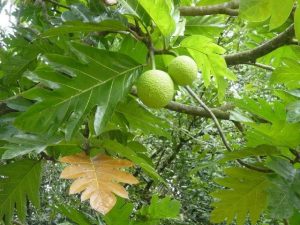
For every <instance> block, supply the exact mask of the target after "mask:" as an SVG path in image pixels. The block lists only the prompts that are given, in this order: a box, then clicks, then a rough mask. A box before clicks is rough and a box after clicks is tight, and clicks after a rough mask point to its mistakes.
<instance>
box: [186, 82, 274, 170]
mask: <svg viewBox="0 0 300 225" xmlns="http://www.w3.org/2000/svg"><path fill="white" fill-rule="evenodd" d="M185 89H186V90H187V92H188V93H189V94H190V95H191V96H192V97H193V98H194V99H195V100H196V101H197V102H198V103H199V104H200V105H201V107H203V108H204V109H205V110H206V111H207V112H208V113H209V114H210V116H211V118H212V119H213V121H214V123H215V125H216V127H217V130H218V132H219V135H220V137H221V139H222V142H223V144H224V146H225V147H226V149H227V150H228V151H229V152H232V151H233V150H232V149H231V147H230V146H229V144H228V142H227V140H226V137H225V135H224V133H223V131H222V128H221V125H220V123H219V121H218V119H217V117H216V116H215V115H214V113H213V112H212V111H211V110H210V108H209V107H207V105H206V104H205V103H204V102H203V101H202V100H201V99H200V98H199V97H198V96H197V95H196V93H195V92H194V91H193V90H192V89H191V88H190V87H188V86H186V87H185ZM237 161H238V163H239V164H241V165H243V166H245V167H247V168H249V169H252V170H256V171H259V172H263V173H270V172H273V171H272V170H269V169H264V168H258V167H256V166H253V165H249V164H247V163H245V162H243V161H242V160H240V159H238V160H237Z"/></svg>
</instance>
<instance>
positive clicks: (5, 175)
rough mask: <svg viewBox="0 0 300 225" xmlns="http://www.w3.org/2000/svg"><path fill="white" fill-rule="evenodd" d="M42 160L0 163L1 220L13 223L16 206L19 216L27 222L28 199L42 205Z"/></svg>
mask: <svg viewBox="0 0 300 225" xmlns="http://www.w3.org/2000/svg"><path fill="white" fill-rule="evenodd" d="M40 183H41V162H39V161H35V160H29V159H25V160H21V161H17V162H15V163H10V164H6V165H0V222H1V220H2V219H4V222H5V224H12V219H13V214H14V210H15V207H16V211H17V215H18V218H19V219H20V220H21V221H23V222H25V218H26V210H27V200H29V201H31V202H32V204H33V205H34V206H35V207H39V205H40V200H39V198H40V194H39V189H40Z"/></svg>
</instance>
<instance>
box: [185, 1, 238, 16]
mask: <svg viewBox="0 0 300 225" xmlns="http://www.w3.org/2000/svg"><path fill="white" fill-rule="evenodd" d="M238 7H239V3H238V1H231V2H227V3H223V4H216V5H211V6H199V7H195V6H182V7H180V8H179V11H180V15H181V16H204V15H215V14H225V15H229V16H237V15H238V14H239V10H238V9H237V8H238Z"/></svg>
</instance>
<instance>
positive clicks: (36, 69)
mask: <svg viewBox="0 0 300 225" xmlns="http://www.w3.org/2000/svg"><path fill="white" fill-rule="evenodd" d="M224 2H229V1H226V0H214V1H205V0H203V1H175V0H174V1H172V0H167V1H166V0H155V3H154V4H153V2H151V1H149V0H119V1H118V4H116V5H114V6H111V7H108V6H107V5H105V3H104V1H103V2H102V1H99V0H89V1H83V0H62V1H58V2H55V1H54V2H53V1H45V2H40V1H28V2H27V1H26V2H25V3H24V2H22V1H16V3H15V4H16V5H15V7H16V11H15V13H14V16H15V17H16V18H17V20H18V23H17V24H16V25H15V27H14V29H15V30H14V33H13V34H9V35H7V36H6V37H4V38H3V40H1V42H2V43H1V45H3V46H4V47H3V49H1V51H0V59H1V68H0V70H1V74H0V91H1V92H0V100H1V102H0V104H1V107H6V109H5V110H6V111H5V112H4V111H3V113H2V109H1V116H0V123H1V126H0V157H1V159H2V160H1V163H0V220H3V222H4V223H5V224H11V223H12V221H13V219H14V215H13V213H14V210H15V208H16V211H17V216H18V219H19V220H21V221H25V220H26V211H27V210H28V209H27V207H28V204H27V200H29V201H30V202H31V203H32V205H33V206H35V207H39V204H40V203H39V189H40V185H41V173H42V165H43V163H42V161H44V160H49V161H51V162H52V161H54V162H58V161H59V158H60V157H63V156H64V157H63V158H62V161H63V162H68V163H71V164H74V165H72V166H69V167H67V168H66V169H65V170H64V171H63V173H62V177H65V178H69V179H75V178H77V180H76V181H75V182H74V183H73V185H72V186H71V188H70V192H71V193H79V192H81V191H83V190H85V191H84V192H83V194H82V196H83V197H82V198H83V200H85V199H90V202H91V206H92V208H94V209H96V210H97V211H99V212H101V213H102V214H106V215H101V216H100V217H101V218H100V219H99V220H98V219H95V218H91V217H90V216H87V215H86V214H85V213H82V212H80V210H78V209H77V208H74V207H71V206H68V205H66V204H63V203H62V202H58V203H56V204H55V205H54V206H53V209H54V210H55V211H57V212H59V213H60V214H61V215H64V216H65V217H67V218H69V220H70V221H73V222H75V223H78V224H102V223H104V222H105V223H106V224H107V225H116V224H118V225H122V224H124V225H125V224H131V225H139V224H149V225H150V224H151V225H155V224H157V225H158V224H168V223H172V222H170V219H173V222H174V223H176V224H185V221H189V220H188V219H187V218H186V217H188V215H184V214H185V211H189V209H188V210H186V209H187V208H188V206H187V205H188V204H189V202H188V201H187V199H185V201H184V200H183V201H182V202H184V203H185V204H184V205H183V207H182V209H181V210H182V211H181V213H182V215H183V216H182V218H179V217H178V215H179V213H180V205H181V204H180V203H179V201H177V200H171V197H162V198H161V199H160V198H159V197H158V196H166V195H169V194H170V193H172V194H174V195H175V196H176V197H177V198H178V199H181V200H182V198H183V197H182V193H183V191H182V192H180V191H178V190H177V188H181V187H180V185H178V184H176V181H178V183H180V182H182V181H180V179H179V178H178V177H179V176H184V177H185V178H186V179H189V178H190V177H192V178H195V176H196V175H195V174H196V173H198V172H199V170H201V169H203V168H211V171H212V173H214V175H217V176H218V178H217V179H215V183H216V184H217V185H219V186H218V187H219V188H218V189H217V190H214V191H213V192H212V193H211V196H212V197H213V198H214V202H213V203H212V204H211V207H212V212H211V214H210V220H211V222H214V223H222V222H224V221H225V222H226V223H227V224H231V223H232V222H235V223H236V224H238V225H242V224H245V222H246V221H247V220H248V219H249V221H250V223H252V224H255V223H256V222H257V221H259V220H260V218H261V215H264V217H266V218H271V219H275V220H281V221H284V222H285V223H290V224H291V225H298V224H299V217H300V216H299V215H300V213H299V212H300V197H299V196H300V192H299V190H300V183H299V180H300V172H299V163H300V110H299V108H300V94H299V90H300V66H299V65H300V47H299V46H297V45H287V46H284V47H280V48H278V49H276V50H275V51H272V52H271V53H269V54H268V55H266V56H263V57H262V58H260V59H258V60H257V61H258V62H259V63H265V64H269V67H270V66H272V68H271V70H272V72H269V73H268V76H266V77H264V80H260V78H259V77H258V76H255V72H256V71H255V70H254V69H249V67H242V66H237V67H236V68H233V70H231V69H229V68H228V67H227V64H226V57H224V55H225V53H226V51H229V52H230V51H235V50H236V49H235V48H234V45H231V43H232V41H231V37H232V36H233V37H234V38H237V36H234V34H230V33H229V31H230V29H232V27H235V29H240V28H237V27H241V26H240V25H241V24H242V25H244V26H245V27H246V28H245V31H243V32H244V33H243V35H244V36H243V35H242V37H243V38H245V39H246V40H247V41H248V40H251V41H252V42H255V45H257V44H258V43H257V41H256V40H259V41H260V38H259V37H258V36H259V35H260V34H257V30H258V31H259V28H257V30H256V31H255V32H254V33H255V34H247V31H248V30H251V29H253V28H251V27H253V26H254V25H256V26H257V25H259V26H260V27H262V30H263V29H264V28H265V27H267V28H268V29H267V33H268V34H267V35H266V36H267V37H269V35H270V36H271V37H273V36H275V35H276V34H277V32H278V31H282V30H284V29H285V28H286V27H290V26H294V27H295V33H296V38H298V40H299V39H300V24H299V23H300V7H299V6H297V4H298V5H299V1H294V0H288V1H286V4H284V5H283V4H280V2H279V1H273V0H251V1H249V0H240V1H239V4H240V8H239V13H240V16H239V18H238V19H237V21H233V22H232V24H231V25H232V26H231V25H230V26H228V24H226V20H227V18H226V17H225V16H203V17H193V18H188V17H186V18H185V17H180V16H179V15H180V6H182V5H186V6H189V5H198V6H206V5H213V4H219V3H224ZM228 21H230V20H227V22H228ZM292 24H293V25H292ZM222 29H225V31H224V32H223V34H221V37H219V35H220V32H221V31H222ZM238 32H242V31H241V30H238ZM238 32H237V33H238ZM247 35H248V36H247ZM266 36H264V37H266ZM292 38H293V37H292ZM222 39H223V40H222ZM217 43H218V44H217ZM221 43H223V45H222V46H220V45H221ZM288 44H289V43H288ZM237 49H239V45H238V46H237ZM152 53H154V54H155V61H156V64H157V68H159V69H162V70H165V69H166V67H167V65H168V63H169V62H170V60H171V59H172V58H173V57H174V55H176V54H186V55H190V56H191V57H193V58H194V59H195V61H196V62H197V64H198V67H199V70H200V71H201V74H202V79H203V86H202V80H200V79H199V81H197V82H196V83H195V87H194V88H195V90H196V92H197V93H198V92H199V93H201V92H203V93H201V95H202V97H203V99H205V100H207V102H210V106H211V107H213V106H219V105H220V104H222V103H223V102H224V101H228V102H231V103H232V104H233V105H234V106H235V108H234V110H232V111H231V113H230V121H234V122H235V124H238V126H245V128H244V129H243V134H235V133H234V132H233V128H232V126H231V123H230V125H229V124H225V126H226V127H228V129H229V130H230V131H231V132H232V134H231V135H228V137H227V138H230V137H231V141H230V144H231V145H232V146H234V147H235V148H237V150H234V151H230V152H226V151H224V147H223V146H222V145H221V143H220V142H218V139H217V138H216V137H214V135H215V133H216V130H214V129H212V128H211V127H212V126H213V124H212V123H210V122H204V121H202V120H198V121H197V119H195V117H194V118H192V117H187V118H185V125H182V124H181V123H180V122H179V123H178V124H176V119H177V118H176V114H172V113H170V112H163V111H159V112H160V114H161V115H160V116H157V115H156V112H153V111H150V110H149V109H147V108H146V107H145V106H144V105H142V104H141V103H140V101H139V100H138V99H136V97H135V95H134V89H132V87H133V85H134V83H135V81H136V79H137V78H138V76H139V75H140V74H141V73H142V71H143V70H147V69H149V65H147V62H148V61H149V60H148V56H149V55H152ZM253 60H254V61H255V60H256V59H253ZM247 63H250V64H253V63H252V61H251V62H250V61H249V62H247ZM269 67H268V68H269ZM245 68H246V69H245ZM273 68H274V70H273ZM269 69H270V68H269ZM244 70H246V71H247V72H246V73H248V74H250V76H251V78H253V77H254V81H252V82H253V83H252V84H253V85H254V83H255V82H257V83H256V85H258V90H259V91H260V92H261V93H259V94H255V95H253V96H254V97H252V98H250V97H249V96H250V94H249V93H247V91H242V87H240V86H239V85H240V84H243V82H245V81H246V78H241V76H240V74H241V73H243V72H244ZM233 71H234V72H236V73H234V72H233ZM236 74H237V75H236ZM263 74H264V75H265V73H263ZM262 83H264V85H261V84H262ZM265 83H266V85H265ZM237 87H238V88H237ZM265 89H267V91H266V90H265ZM231 90H234V91H235V92H237V91H240V94H239V95H238V97H239V98H233V97H232V95H234V96H235V97H236V96H237V95H236V94H235V93H232V91H231ZM252 94H253V93H252ZM184 96H185V92H184V90H181V89H179V88H178V90H177V95H176V97H175V100H176V101H179V102H181V103H191V101H190V100H188V99H187V98H186V97H184ZM215 99H218V100H215ZM173 110H174V108H173ZM175 111H176V109H175ZM178 111H179V112H182V111H180V110H178ZM224 113H225V112H224ZM157 114H158V113H157ZM170 121H171V122H170ZM179 121H180V118H179ZM187 124H189V125H187ZM186 125H187V126H186ZM185 126H186V128H187V129H185ZM199 127H200V129H201V131H200V132H199ZM210 135H211V136H212V137H213V138H214V139H213V140H212V141H211V142H212V143H214V144H215V146H206V145H205V144H203V143H206V142H209V141H205V138H206V140H207V139H209V137H210ZM241 136H242V137H241ZM202 137H203V138H202ZM238 138H240V139H242V141H239V140H238ZM147 139H148V140H147ZM149 139H150V143H151V144H149ZM234 139H237V140H234ZM199 142H201V144H199ZM164 143H169V145H171V146H172V147H171V148H170V147H166V146H164ZM170 143H171V144H170ZM192 145H197V146H198V147H199V149H204V150H203V151H202V152H201V153H200V154H198V152H199V149H198V148H197V147H196V148H195V149H194V150H193V151H192V153H180V150H181V149H185V150H190V148H191V146H192ZM157 146H161V149H157V151H154V152H152V149H153V147H157ZM241 146H242V147H241ZM207 149H209V150H207ZM83 151H84V152H85V153H82V152H83ZM181 152H182V151H181ZM78 153H79V154H80V157H79V156H78V155H75V154H78ZM150 153H152V155H150ZM165 153H170V156H169V157H165V156H164V154H165ZM87 154H89V156H90V157H94V156H96V157H95V158H90V157H89V156H87ZM186 154H189V156H188V157H187V156H186ZM106 155H110V156H109V157H108V156H106ZM216 155H217V156H216ZM97 156H98V157H97ZM194 156H197V157H196V159H194ZM116 158H127V159H128V160H130V162H129V161H127V160H124V159H116ZM162 160H163V162H164V163H161V161H162ZM173 160H175V162H176V163H175V164H174V165H173V167H170V168H172V170H170V171H167V172H164V169H165V168H166V167H168V166H169V165H170V164H171V163H172V161H173ZM237 160H238V162H239V163H240V164H242V165H244V166H246V167H248V168H245V167H241V166H238V164H236V161H237ZM242 160H243V161H242ZM199 161H200V162H199ZM131 162H132V163H134V164H135V165H136V166H137V167H138V168H137V169H136V171H135V172H134V174H135V175H136V176H140V178H141V180H142V182H141V183H142V184H141V189H144V190H139V189H138V188H137V189H136V190H138V191H136V196H135V198H137V199H139V201H140V202H136V204H133V203H130V202H127V201H125V200H122V199H118V201H117V200H116V197H115V196H114V195H113V194H112V192H113V193H115V194H117V195H119V196H121V197H127V190H126V189H125V188H124V187H122V186H121V185H119V184H117V183H116V182H125V183H131V184H134V183H137V180H136V179H135V178H134V177H133V176H132V175H129V174H128V173H126V172H123V171H119V170H118V169H117V168H122V167H129V166H131V165H132V163H131ZM203 162H204V164H201V163H203ZM180 164H183V165H190V166H192V167H193V170H192V172H191V173H190V174H187V168H184V169H181V172H182V174H177V175H176V171H177V169H178V168H179V167H178V168H177V166H178V165H180ZM216 165H217V166H216ZM183 167H184V166H183ZM141 171H142V172H141ZM183 171H184V172H183ZM200 172H201V171H200ZM212 176H213V175H212V174H211V177H212ZM153 182H154V183H155V185H156V187H155V188H154V189H153V191H154V192H160V195H153V196H152V198H151V196H150V198H149V196H146V194H147V193H146V192H147V191H148V192H150V191H151V186H152V184H153ZM185 183H188V184H189V185H195V187H193V189H197V188H198V189H200V188H203V186H204V185H203V183H201V182H199V181H195V180H192V181H189V182H187V181H185ZM208 183H210V182H208ZM211 189H213V188H211ZM166 193H168V194H166ZM195 198H197V197H195ZM207 198H209V197H207ZM150 199H151V200H150ZM210 200H211V199H207V201H210ZM116 201H117V204H116V205H115V203H116ZM149 201H150V203H149ZM190 201H192V200H190ZM142 203H145V205H144V206H141V205H142ZM114 205H115V207H113V206H114ZM30 207H32V206H31V205H30ZM112 207H113V209H112ZM207 207H209V206H208V204H207ZM110 210H111V211H110ZM108 211H110V212H109V213H108ZM166 221H167V222H166ZM192 221H193V222H194V223H195V224H196V222H195V220H192ZM0 223H1V222H0ZM204 223H206V224H207V223H208V221H205V222H204Z"/></svg>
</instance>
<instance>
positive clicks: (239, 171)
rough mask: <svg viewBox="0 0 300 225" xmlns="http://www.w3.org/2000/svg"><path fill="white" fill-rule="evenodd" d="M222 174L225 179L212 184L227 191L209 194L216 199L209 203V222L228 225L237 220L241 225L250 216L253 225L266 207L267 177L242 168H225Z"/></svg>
mask: <svg viewBox="0 0 300 225" xmlns="http://www.w3.org/2000/svg"><path fill="white" fill-rule="evenodd" d="M224 172H225V174H226V177H224V178H221V179H216V180H215V181H216V182H217V183H218V184H219V185H222V186H224V187H227V188H228V189H224V190H219V191H216V192H214V193H212V194H211V195H212V196H213V197H215V198H217V199H218V200H217V201H216V202H214V203H213V204H212V205H213V206H214V210H213V212H212V214H211V221H212V222H214V223H221V222H223V221H225V220H226V224H231V223H232V222H233V221H234V219H236V223H237V224H238V225H243V224H244V223H245V221H246V219H247V217H248V215H249V218H250V220H251V222H252V224H255V223H256V222H257V221H258V219H259V217H260V215H261V213H262V212H263V211H264V210H265V208H266V207H267V193H266V189H267V188H268V187H269V185H270V182H269V180H268V177H267V175H266V174H263V173H260V172H256V171H251V170H248V169H244V168H228V169H225V171H224Z"/></svg>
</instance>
